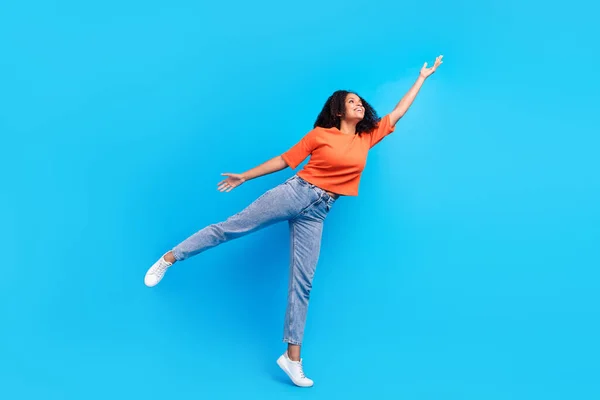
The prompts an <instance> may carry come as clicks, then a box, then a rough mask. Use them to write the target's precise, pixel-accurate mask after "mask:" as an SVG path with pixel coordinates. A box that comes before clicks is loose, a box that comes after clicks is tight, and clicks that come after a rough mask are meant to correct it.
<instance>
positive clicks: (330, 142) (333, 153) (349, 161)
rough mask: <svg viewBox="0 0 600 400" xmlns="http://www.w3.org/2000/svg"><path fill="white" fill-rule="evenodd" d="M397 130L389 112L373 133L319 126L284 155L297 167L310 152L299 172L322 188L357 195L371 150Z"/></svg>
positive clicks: (346, 194)
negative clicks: (391, 121)
mask: <svg viewBox="0 0 600 400" xmlns="http://www.w3.org/2000/svg"><path fill="white" fill-rule="evenodd" d="M394 130H395V126H392V125H391V123H390V117H389V115H386V116H385V117H383V118H382V119H381V121H379V124H378V125H377V127H375V128H374V129H373V130H372V131H371V132H370V133H369V132H365V133H362V134H361V135H349V134H345V133H342V132H341V131H340V130H339V129H337V128H335V127H333V128H321V127H317V128H314V129H313V130H311V131H310V132H308V133H307V134H306V135H305V136H304V137H303V138H302V139H301V140H300V141H299V142H298V143H296V144H295V145H294V146H293V147H292V148H290V149H289V150H288V151H286V152H285V153H283V154H282V155H281V157H283V160H284V161H285V162H286V163H287V165H288V166H289V167H290V168H292V169H295V168H296V167H297V166H298V165H300V164H301V163H302V161H304V160H305V159H306V157H308V155H310V156H311V157H310V160H309V161H308V163H306V165H305V166H304V168H303V169H302V170H301V171H299V172H298V176H299V177H301V178H302V179H304V180H306V181H307V182H310V183H312V184H313V185H315V186H318V187H320V188H321V189H324V190H327V191H330V192H333V193H337V194H340V195H345V196H357V195H358V186H359V183H360V177H361V174H362V171H363V169H364V168H365V165H366V163H367V153H368V152H369V150H370V149H371V148H372V147H373V146H375V145H376V144H377V143H379V142H380V141H381V140H382V139H383V138H384V137H386V136H387V135H389V134H390V133H392V132H393V131H394Z"/></svg>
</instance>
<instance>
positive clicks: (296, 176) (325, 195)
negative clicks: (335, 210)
mask: <svg viewBox="0 0 600 400" xmlns="http://www.w3.org/2000/svg"><path fill="white" fill-rule="evenodd" d="M292 179H297V180H299V181H300V182H302V183H304V184H305V185H308V186H309V187H312V188H314V189H316V190H317V191H318V192H320V193H321V194H322V195H323V196H324V197H325V200H327V201H329V202H334V201H336V200H337V199H338V197H339V196H337V195H336V196H332V195H330V194H329V193H328V192H327V190H325V189H323V188H320V187H319V186H317V185H313V184H312V183H310V182H308V181H307V180H305V179H302V178H301V177H299V176H298V175H294V176H292V177H291V178H290V180H292Z"/></svg>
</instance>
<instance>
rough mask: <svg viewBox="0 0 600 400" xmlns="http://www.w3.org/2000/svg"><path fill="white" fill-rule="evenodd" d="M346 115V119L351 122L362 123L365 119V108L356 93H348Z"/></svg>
mask: <svg viewBox="0 0 600 400" xmlns="http://www.w3.org/2000/svg"><path fill="white" fill-rule="evenodd" d="M344 106H345V110H346V112H345V115H344V119H345V120H346V121H348V122H350V121H355V122H358V121H362V119H363V118H364V117H365V108H364V107H363V104H362V100H361V99H360V97H358V96H357V95H356V94H354V93H348V94H347V95H346V101H345V104H344Z"/></svg>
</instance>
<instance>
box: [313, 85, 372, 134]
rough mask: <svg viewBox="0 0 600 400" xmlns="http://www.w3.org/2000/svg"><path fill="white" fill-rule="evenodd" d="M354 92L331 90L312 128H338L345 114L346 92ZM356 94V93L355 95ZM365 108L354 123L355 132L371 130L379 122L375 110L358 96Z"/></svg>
mask: <svg viewBox="0 0 600 400" xmlns="http://www.w3.org/2000/svg"><path fill="white" fill-rule="evenodd" d="M350 93H352V94H356V93H355V92H349V91H347V90H338V91H336V92H333V94H332V95H331V96H329V98H328V99H327V101H326V102H325V105H324V106H323V109H322V110H321V112H320V113H319V116H318V117H317V120H316V121H315V124H314V128H316V127H321V128H333V127H336V128H338V129H340V123H341V121H342V117H344V115H345V114H346V96H348V94H350ZM357 96H358V95H357ZM358 98H359V99H360V101H361V102H362V105H363V107H364V108H365V116H364V118H363V119H362V121H360V122H359V123H358V124H356V134H358V135H360V134H361V133H368V132H371V131H372V130H373V129H374V128H375V127H376V126H377V124H378V123H379V120H380V118H379V117H378V116H377V112H376V111H375V109H374V108H373V107H371V105H370V104H369V103H367V101H366V100H365V99H363V98H362V97H360V96H358Z"/></svg>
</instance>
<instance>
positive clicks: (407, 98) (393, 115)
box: [390, 56, 443, 126]
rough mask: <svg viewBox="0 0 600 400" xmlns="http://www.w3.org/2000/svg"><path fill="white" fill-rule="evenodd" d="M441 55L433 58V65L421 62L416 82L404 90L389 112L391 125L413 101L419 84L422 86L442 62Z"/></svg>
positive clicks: (419, 86) (404, 112)
mask: <svg viewBox="0 0 600 400" xmlns="http://www.w3.org/2000/svg"><path fill="white" fill-rule="evenodd" d="M442 57H443V56H439V57H437V58H436V59H435V63H434V64H433V67H431V68H427V63H425V64H423V67H422V68H421V72H420V73H419V77H418V78H417V80H416V82H415V83H413V85H412V87H411V88H410V89H409V91H408V92H406V94H405V95H404V97H402V99H401V100H400V102H399V103H398V104H397V105H396V107H395V108H394V109H393V110H392V112H390V123H391V125H392V126H394V125H396V122H398V120H399V119H400V118H402V117H403V116H404V114H406V111H408V109H409V108H410V105H411V104H412V103H413V101H415V97H417V93H419V90H421V86H423V83H425V79H427V78H428V77H429V76H431V74H433V73H434V72H435V70H436V69H437V67H439V66H440V64H442Z"/></svg>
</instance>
